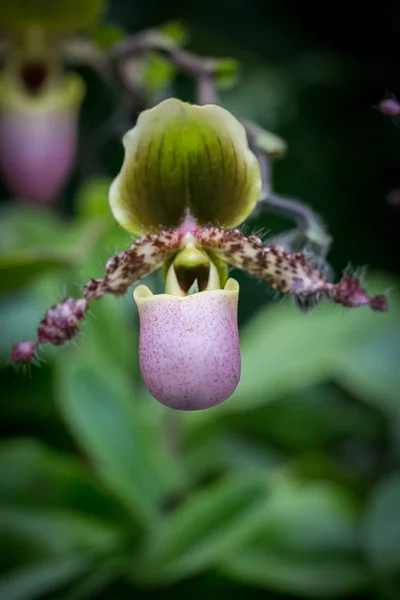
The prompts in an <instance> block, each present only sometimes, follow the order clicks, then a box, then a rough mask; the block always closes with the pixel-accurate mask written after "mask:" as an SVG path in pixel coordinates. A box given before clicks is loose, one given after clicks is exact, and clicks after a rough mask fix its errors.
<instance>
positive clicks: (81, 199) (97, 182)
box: [75, 177, 113, 221]
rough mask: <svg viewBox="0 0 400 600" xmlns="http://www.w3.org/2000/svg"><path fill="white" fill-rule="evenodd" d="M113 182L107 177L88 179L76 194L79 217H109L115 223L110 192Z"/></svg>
mask: <svg viewBox="0 0 400 600" xmlns="http://www.w3.org/2000/svg"><path fill="white" fill-rule="evenodd" d="M110 185H111V180H110V179H109V178H107V177H95V178H92V179H86V180H85V181H84V182H83V183H82V185H81V186H80V188H79V190H78V193H77V194H76V198H75V204H76V208H77V210H78V213H79V215H81V216H83V217H89V218H91V217H99V216H101V217H103V216H107V217H109V219H110V221H113V218H112V214H111V210H110V205H109V203H108V191H109V188H110Z"/></svg>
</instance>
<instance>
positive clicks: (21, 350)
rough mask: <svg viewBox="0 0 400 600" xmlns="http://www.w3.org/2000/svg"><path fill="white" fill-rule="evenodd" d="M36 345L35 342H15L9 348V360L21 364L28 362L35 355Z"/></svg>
mask: <svg viewBox="0 0 400 600" xmlns="http://www.w3.org/2000/svg"><path fill="white" fill-rule="evenodd" d="M36 347H37V344H36V342H17V343H16V344H14V346H13V348H12V350H11V354H10V362H12V363H22V364H28V363H30V362H31V361H32V359H33V358H34V357H35V352H36Z"/></svg>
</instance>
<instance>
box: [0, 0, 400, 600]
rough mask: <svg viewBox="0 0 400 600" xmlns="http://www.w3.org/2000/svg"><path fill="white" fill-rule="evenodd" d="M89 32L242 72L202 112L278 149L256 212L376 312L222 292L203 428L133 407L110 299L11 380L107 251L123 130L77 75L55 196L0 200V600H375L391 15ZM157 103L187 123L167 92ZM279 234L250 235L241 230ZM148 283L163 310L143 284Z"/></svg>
mask: <svg viewBox="0 0 400 600" xmlns="http://www.w3.org/2000/svg"><path fill="white" fill-rule="evenodd" d="M0 7H1V3H0ZM0 20H1V15H0ZM104 21H105V22H107V23H111V24H114V25H117V26H118V27H122V28H123V29H124V31H125V33H126V35H129V34H133V33H136V32H138V31H141V30H144V29H146V28H150V27H159V26H162V25H163V24H165V23H166V22H169V21H177V22H179V23H181V24H182V25H183V26H184V28H185V29H186V30H187V32H188V36H189V39H188V43H187V47H188V48H190V50H191V51H193V52H195V53H197V54H199V55H204V56H212V57H216V58H225V57H232V58H235V59H237V60H238V61H239V62H240V64H241V73H240V78H239V80H238V82H237V84H236V85H235V86H233V87H231V88H230V89H227V90H222V91H221V92H220V98H221V103H222V105H223V106H225V107H226V108H227V109H229V110H231V111H232V112H235V113H236V114H239V115H241V116H243V117H245V118H248V119H251V120H252V121H254V122H256V123H258V124H259V125H260V126H262V127H263V128H265V129H267V130H270V131H273V132H274V133H276V134H278V135H279V136H281V137H283V138H284V139H285V140H286V141H287V143H288V152H287V155H286V156H285V157H284V158H283V159H282V160H279V161H276V163H275V164H274V171H273V183H274V188H275V190H276V191H277V192H279V193H281V194H283V195H287V196H289V197H294V198H298V199H300V200H302V201H304V202H306V203H307V204H309V205H311V206H312V207H313V208H314V209H315V210H316V211H317V212H318V213H319V214H320V215H321V217H322V218H323V219H324V221H325V223H326V224H327V227H328V229H329V231H330V232H331V233H332V235H333V244H332V248H331V252H330V254H329V256H328V260H329V263H330V264H331V265H332V267H333V269H334V272H335V274H336V277H339V276H340V275H341V274H342V272H343V271H344V270H345V269H346V268H350V270H351V272H353V271H354V270H355V269H359V268H362V269H363V268H365V267H366V271H365V274H364V281H365V284H366V285H367V286H368V289H369V290H371V292H375V293H381V292H385V293H388V298H389V307H390V309H389V311H388V313H385V314H382V315H381V314H377V313H376V314H375V313H372V311H369V310H368V309H367V308H362V309H359V310H355V311H347V310H345V309H341V308H339V307H332V306H330V305H328V304H327V303H324V302H323V303H322V304H321V305H318V306H317V307H316V309H315V310H314V311H313V312H311V313H310V314H307V315H305V314H303V313H301V312H300V311H299V310H298V308H297V307H296V306H294V304H293V303H292V302H291V301H290V300H287V299H285V300H283V299H281V298H276V296H274V295H272V294H271V292H270V291H269V290H268V288H267V285H266V284H264V283H263V284H261V283H259V282H257V281H255V280H254V279H252V278H250V277H248V276H247V275H243V274H241V273H236V272H235V273H234V276H235V277H237V279H238V280H239V282H240V285H241V297H240V309H239V322H240V327H241V338H242V354H243V376H242V381H241V384H240V386H239V388H238V390H237V391H236V392H235V394H234V397H233V398H232V399H230V400H228V401H227V402H226V403H225V404H224V405H222V406H220V407H217V408H215V409H211V410H209V411H205V412H204V413H193V414H180V413H172V412H171V411H169V410H168V409H166V408H164V407H161V406H160V405H158V404H157V403H156V401H155V400H153V399H152V398H151V397H150V396H149V395H148V393H147V392H146V391H145V389H144V386H143V384H142V382H141V378H140V373H139V369H138V360H137V339H138V322H137V314H136V311H135V308H134V306H133V302H132V300H131V295H130V294H128V296H127V298H124V299H114V298H111V299H104V300H102V301H101V303H99V304H98V305H96V306H94V307H93V310H92V315H91V319H90V322H88V323H87V324H86V325H85V326H84V328H83V332H82V335H81V337H80V338H79V339H78V341H77V342H76V344H71V345H70V346H69V347H67V348H66V349H64V348H59V349H58V348H56V349H47V348H45V349H44V350H43V351H41V353H40V358H41V362H40V365H39V366H33V367H32V368H31V369H30V370H29V371H28V373H21V372H15V370H13V369H12V368H11V367H10V366H9V365H7V364H6V361H7V356H8V353H9V351H10V348H11V346H12V344H13V343H14V342H15V341H17V340H19V339H29V338H31V337H32V336H34V334H35V326H36V323H37V322H38V321H39V320H40V318H41V317H42V315H43V312H44V310H45V309H46V308H47V306H48V305H50V304H52V303H54V302H57V301H58V300H59V299H61V298H62V297H63V296H64V295H65V294H76V293H78V290H79V286H80V285H81V284H83V283H85V282H86V280H87V279H88V278H90V277H96V276H100V275H101V273H102V265H103V264H104V262H105V260H107V258H108V257H109V256H111V255H112V254H113V253H114V252H116V251H119V250H121V249H124V248H125V247H126V246H127V244H129V236H128V235H127V234H125V233H123V232H121V230H119V229H118V227H117V226H116V225H115V224H113V223H112V222H111V220H110V219H109V217H108V216H107V208H106V205H107V189H108V185H109V182H110V181H111V179H112V178H113V177H114V176H115V175H116V174H117V173H118V171H119V169H120V166H121V162H122V158H123V150H122V145H121V141H120V140H121V137H122V135H123V133H124V131H125V130H126V129H127V128H128V127H130V126H132V124H133V122H132V115H131V114H129V113H128V112H127V111H125V110H124V109H123V108H121V103H120V96H119V91H118V90H116V89H111V88H110V86H108V85H107V84H106V83H105V82H104V81H102V80H101V79H100V78H99V76H98V75H97V74H96V73H94V71H93V70H92V69H90V68H88V67H78V68H77V69H76V70H77V72H79V73H80V74H81V75H82V76H83V77H84V79H85V82H86V85H87V90H86V96H85V99H84V102H83V105H82V109H81V112H80V121H79V143H78V152H77V161H76V166H75V168H74V171H73V173H72V175H71V178H70V179H69V181H68V184H67V185H66V187H65V189H64V191H63V192H62V193H61V194H60V195H59V197H58V198H57V199H56V200H55V202H54V203H53V204H52V205H51V206H47V207H44V208H43V207H41V208H39V207H36V206H33V205H32V204H27V203H26V202H23V201H22V200H20V199H18V198H15V197H13V194H12V193H11V192H10V190H9V188H8V187H7V185H6V183H2V187H1V190H0V191H1V211H2V213H1V221H0V240H1V241H0V249H1V254H0V272H1V275H2V284H1V287H0V292H1V297H0V311H1V312H0V329H1V336H0V353H1V358H2V362H3V365H4V367H3V368H2V370H1V372H0V389H1V391H2V393H1V397H2V402H1V433H2V438H3V441H2V446H1V447H0V530H1V531H2V541H1V542H0V564H1V567H2V571H3V574H2V578H1V579H0V598H1V599H2V600H13V599H14V600H15V599H22V600H23V599H26V600H32V599H34V598H54V599H55V598H57V599H59V600H78V599H81V598H82V599H86V598H94V599H97V600H103V599H107V600H108V599H111V598H112V599H116V600H118V599H121V600H124V599H125V598H132V597H135V598H136V597H137V598H157V597H159V596H161V595H162V596H163V597H174V598H180V597H182V598H184V597H185V596H187V595H188V594H190V595H191V596H192V595H193V596H194V597H201V596H204V595H206V596H207V597H210V598H217V597H218V598H224V597H226V598H247V597H249V598H266V599H269V600H279V599H280V600H284V599H287V600H289V599H299V598H317V599H323V598H336V597H337V598H349V599H350V598H353V599H359V600H361V599H365V600H367V599H370V600H381V599H382V600H397V599H398V598H400V369H399V365H400V303H399V292H398V281H399V275H400V262H399V253H400V202H399V205H398V206H396V205H393V204H391V203H390V202H388V201H387V196H388V194H389V192H391V191H392V190H394V189H397V188H400V120H399V121H396V119H395V118H390V117H387V116H384V115H382V114H381V112H380V111H379V110H378V109H377V106H378V103H379V102H380V100H382V98H384V97H388V96H393V97H394V98H396V97H400V74H399V64H400V60H399V59H400V50H399V37H400V4H399V3H398V2H394V1H393V2H381V3H378V4H377V3H373V4H370V5H368V6H367V5H366V4H365V3H362V4H360V5H356V4H350V3H341V2H335V3H333V2H325V3H314V2H303V3H299V2H290V1H287V0H281V1H280V2H272V1H271V2H270V1H267V0H265V1H261V0H258V1H257V0H233V1H230V2H226V1H225V0H222V1H220V2H212V1H210V0H203V2H188V1H185V2H184V1H182V2H168V3H166V2H163V1H162V0H159V1H156V0H151V1H148V2H136V1H134V0H130V1H126V0H113V1H111V2H110V3H109V8H108V11H107V12H106V16H105V18H104ZM163 93H164V95H165V94H166V93H168V94H171V95H175V96H177V97H179V98H181V99H183V100H188V101H194V100H195V97H194V88H193V82H192V81H191V80H190V79H188V78H187V77H185V76H183V75H182V74H179V73H176V76H175V74H174V77H173V78H172V77H171V80H170V81H168V86H167V90H164V92H163ZM97 226H99V227H97ZM96 227H97V229H96ZM290 227H292V223H291V222H290V221H288V220H286V219H282V218H279V217H277V216H274V215H270V214H268V213H262V214H261V215H260V216H258V217H257V218H254V219H251V220H249V221H248V223H247V226H246V230H248V231H256V232H260V231H261V232H262V233H263V235H264V236H265V235H275V234H277V233H279V232H281V231H283V230H285V229H288V228H290ZM38 257H39V258H38ZM49 257H51V259H52V260H50V259H49ZM39 259H40V260H39ZM349 266H350V267H349ZM148 284H149V286H150V287H152V289H153V290H154V291H162V281H161V279H160V278H159V277H158V275H152V276H150V277H149V282H148Z"/></svg>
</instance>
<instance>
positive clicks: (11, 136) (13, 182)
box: [0, 0, 104, 204]
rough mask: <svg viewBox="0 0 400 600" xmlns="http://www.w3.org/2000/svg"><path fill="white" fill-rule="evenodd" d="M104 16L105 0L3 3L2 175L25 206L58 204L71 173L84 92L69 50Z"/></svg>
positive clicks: (10, 0) (0, 83)
mask: <svg viewBox="0 0 400 600" xmlns="http://www.w3.org/2000/svg"><path fill="white" fill-rule="evenodd" d="M103 9H104V4H103V0H59V1H58V2H53V1H52V0H40V1H39V2H38V1H32V0H19V1H18V2H16V1H15V0H2V12H1V29H2V32H3V34H4V36H3V37H2V41H4V45H5V48H4V50H5V61H4V65H3V67H2V70H1V72H0V171H1V173H2V175H3V178H4V180H5V182H6V184H7V185H8V187H9V189H10V191H11V192H12V193H13V194H14V195H15V196H17V197H18V198H20V199H22V200H26V201H29V202H32V203H35V204H48V203H50V202H52V201H53V200H54V199H55V198H56V197H57V196H58V194H59V193H60V191H61V190H62V188H63V187H64V185H65V183H66V181H67V180H68V177H69V175H70V173H71V171H72V168H73V166H74V161H75V154H76V141H77V129H78V116H79V110H80V107H81V104H82V100H83V97H84V94H85V85H84V82H83V79H82V78H81V77H80V76H78V75H77V74H73V73H66V71H65V69H64V62H65V59H64V56H63V43H64V42H65V40H68V39H69V38H71V36H73V35H75V34H76V32H77V31H82V30H83V29H86V28H89V27H92V26H93V25H94V24H95V23H97V22H98V20H99V19H100V16H101V13H102V11H103Z"/></svg>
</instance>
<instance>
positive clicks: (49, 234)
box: [0, 207, 106, 293]
mask: <svg viewBox="0 0 400 600" xmlns="http://www.w3.org/2000/svg"><path fill="white" fill-rule="evenodd" d="M105 225H106V224H105V222H104V219H103V218H102V219H99V218H97V219H93V218H92V219H91V220H90V221H87V220H85V221H77V222H74V223H72V224H67V223H64V222H63V221H61V220H60V219H58V218H56V217H55V216H54V215H52V214H51V213H49V212H48V211H47V212H46V211H44V210H43V209H38V208H24V209H23V210H21V208H20V207H11V208H9V207H7V208H5V209H4V210H1V211H0V276H1V284H0V293H9V292H12V291H17V290H20V289H22V288H24V287H26V286H28V285H30V284H31V283H33V282H34V281H35V280H37V279H39V277H41V276H43V275H45V274H47V273H58V272H61V271H62V270H64V271H65V270H66V269H71V268H73V267H76V266H78V265H79V264H80V263H81V262H82V261H83V259H84V257H85V256H86V255H87V253H88V252H89V251H90V250H91V248H92V247H93V245H94V244H95V243H96V242H97V241H98V239H99V237H100V235H101V234H102V232H103V231H104V229H105Z"/></svg>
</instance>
